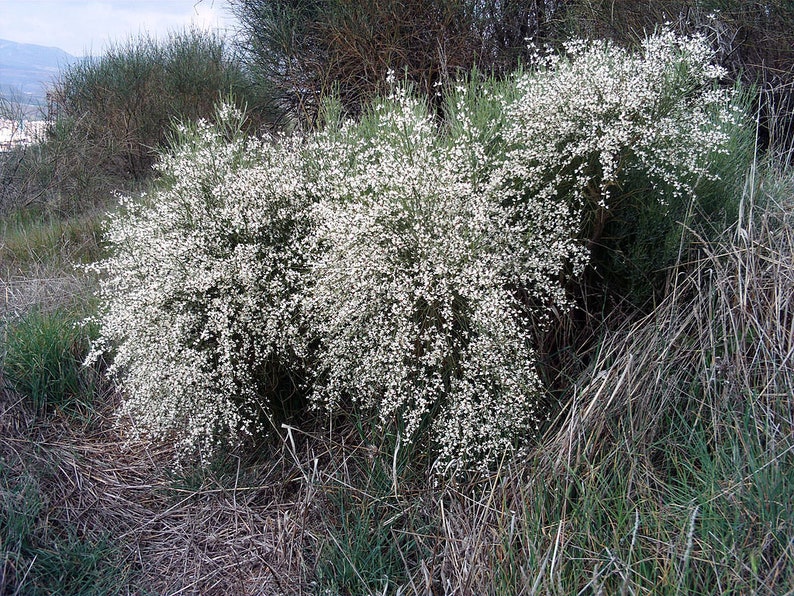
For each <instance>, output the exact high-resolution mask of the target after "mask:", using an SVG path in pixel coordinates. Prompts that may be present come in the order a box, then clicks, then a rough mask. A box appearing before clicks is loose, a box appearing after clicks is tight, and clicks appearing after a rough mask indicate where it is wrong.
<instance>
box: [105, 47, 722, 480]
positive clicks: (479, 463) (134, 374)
mask: <svg viewBox="0 0 794 596" xmlns="http://www.w3.org/2000/svg"><path fill="white" fill-rule="evenodd" d="M568 50H569V51H568V54H567V55H565V56H556V55H551V56H547V57H545V58H538V61H537V64H536V65H535V66H534V68H532V69H531V70H529V71H527V72H526V73H523V74H518V75H516V77H515V78H514V79H512V80H510V81H507V82H505V83H499V84H497V83H493V82H479V83H478V82H476V80H473V82H472V83H471V84H470V85H468V86H461V87H460V88H459V89H458V90H457V91H453V92H451V94H450V97H449V98H448V121H447V122H446V123H444V124H440V123H439V122H438V121H437V120H436V118H435V117H434V116H433V115H431V114H430V113H429V112H428V110H427V107H426V104H425V102H424V101H422V100H420V99H419V98H417V97H416V96H414V95H412V94H411V93H410V92H409V91H408V90H406V89H404V88H401V87H399V86H397V85H394V84H393V82H392V92H391V94H390V95H389V96H388V97H387V98H385V99H384V100H383V101H381V102H379V103H377V104H375V105H373V106H372V107H371V109H370V110H369V112H368V113H367V114H365V115H364V116H363V117H362V118H361V120H360V121H358V122H351V121H345V120H344V119H342V118H340V117H338V116H330V117H329V119H328V124H327V127H326V128H325V130H324V131H323V132H321V133H318V134H316V135H314V136H313V137H312V138H310V139H308V140H306V141H305V142H303V143H301V142H299V141H297V140H294V139H293V140H290V139H282V140H280V141H279V142H274V143H265V142H261V141H256V140H252V139H242V138H241V137H240V136H239V135H235V134H229V132H228V131H226V132H224V131H223V130H220V129H218V128H213V127H210V126H208V125H206V124H199V125H197V126H196V127H195V128H194V129H191V130H186V131H184V133H183V137H184V138H183V140H182V143H181V144H180V145H179V146H178V149H177V151H176V152H175V154H174V155H172V156H170V157H166V158H164V160H163V162H162V164H161V169H162V171H163V173H164V174H165V176H166V180H167V181H168V184H166V185H165V186H164V187H163V189H162V190H160V191H159V192H157V193H156V195H155V197H154V199H153V200H150V201H148V202H143V203H131V204H129V207H128V209H129V210H128V213H127V215H126V216H124V217H123V218H122V219H120V220H119V221H117V222H116V223H115V225H114V226H113V227H112V229H111V236H110V239H111V242H112V244H113V245H114V246H115V248H116V252H115V254H114V255H113V256H112V257H110V258H109V259H108V260H106V261H105V262H104V263H102V264H100V268H101V269H103V270H104V271H105V272H106V273H107V279H106V281H105V282H103V285H102V295H103V298H104V311H103V315H102V318H101V322H102V328H103V334H102V340H103V341H104V342H105V343H102V344H99V345H98V346H97V347H98V349H99V350H102V349H106V347H109V346H110V345H115V346H116V350H117V352H116V359H115V364H114V371H116V372H118V373H122V372H123V373H124V374H123V375H122V379H123V383H124V385H123V387H124V389H125V391H126V394H127V399H126V402H125V406H124V412H125V413H129V414H130V415H131V416H132V417H133V419H135V420H136V421H137V422H138V423H139V425H140V428H142V429H144V430H145V432H147V433H150V434H153V435H155V436H168V435H170V434H174V435H175V436H177V437H179V439H180V440H181V441H182V443H183V445H184V446H186V447H190V446H195V445H200V446H209V445H211V444H212V443H213V441H215V440H216V439H218V438H229V437H235V436H239V434H240V433H241V432H250V431H252V430H254V429H255V428H256V425H257V423H258V421H260V420H261V419H262V417H263V416H265V417H266V416H268V415H269V414H270V411H271V410H270V404H269V401H268V400H269V397H268V396H269V395H270V393H272V386H271V385H270V384H269V383H270V380H271V379H272V378H273V377H274V374H275V373H274V371H281V372H283V371H284V370H290V368H289V367H295V366H301V367H303V368H302V370H303V371H304V372H305V373H306V379H307V383H306V385H305V386H303V389H304V390H305V391H306V392H307V393H308V396H309V398H310V400H311V402H312V403H313V404H315V405H316V406H317V407H321V408H324V409H326V410H328V411H330V412H334V411H339V410H344V411H349V410H351V409H354V408H358V409H361V410H364V411H369V412H373V413H376V414H377V417H378V420H379V421H380V424H381V426H382V427H383V428H391V429H395V430H396V432H399V433H400V436H401V437H402V438H403V439H405V440H409V441H410V440H414V439H416V438H417V436H418V435H419V434H420V433H423V432H428V433H429V438H430V441H431V444H432V445H433V446H434V447H435V449H436V451H437V453H438V455H439V461H440V462H441V463H443V464H457V465H461V466H465V467H472V466H474V467H478V468H480V469H485V468H487V467H489V466H491V465H492V464H493V463H494V462H496V461H498V460H499V459H500V458H501V457H502V456H503V455H504V454H505V453H509V452H510V451H511V450H512V449H513V448H514V447H515V446H516V445H518V444H520V443H521V442H523V441H526V440H527V439H528V438H529V437H531V436H532V435H533V433H534V432H535V429H536V428H537V425H538V422H539V420H540V418H541V415H542V408H541V407H540V404H541V403H542V395H543V389H542V386H541V382H540V380H539V376H538V372H537V370H536V356H535V351H534V349H533V343H532V336H531V335H530V332H529V329H530V328H531V327H532V324H537V323H538V322H540V323H542V322H543V321H545V320H547V316H548V314H549V313H550V311H551V309H553V308H556V309H564V308H566V307H567V306H568V302H567V300H566V294H565V291H564V285H565V283H566V280H568V279H570V278H571V277H575V276H577V275H579V274H580V273H581V272H582V271H583V269H584V267H585V266H586V264H587V262H588V257H589V250H588V248H589V246H588V242H586V240H587V239H588V236H590V235H591V234H592V233H593V230H592V226H590V228H588V225H589V224H588V222H589V221H591V220H592V214H593V212H594V211H598V210H600V211H602V212H604V211H608V210H610V209H612V208H613V205H615V204H617V203H619V202H621V201H630V200H632V198H631V197H630V196H625V195H623V194H622V193H623V187H624V185H625V181H626V177H627V176H636V175H640V176H643V177H645V178H646V179H647V180H648V181H649V185H650V186H649V187H650V188H653V187H655V188H656V191H655V192H656V194H655V197H656V200H658V201H660V202H661V203H664V202H665V201H666V200H667V199H668V198H669V197H671V196H673V197H675V196H679V195H689V194H691V193H693V192H694V191H695V188H696V185H697V181H698V179H699V178H702V177H710V176H713V174H711V173H710V170H709V162H710V159H711V157H712V156H713V155H714V153H715V152H719V151H724V146H725V143H726V139H727V138H728V133H727V129H728V128H729V127H730V126H731V125H732V124H733V122H734V120H735V117H736V115H735V113H734V110H733V108H732V107H731V105H730V94H729V93H728V92H727V91H719V90H715V89H714V88H713V82H714V80H715V79H716V78H717V77H719V75H720V71H719V70H718V69H716V68H714V67H712V66H710V65H709V57H710V54H709V53H708V51H707V48H706V46H705V43H704V42H703V41H702V40H699V41H698V40H695V41H692V40H680V39H677V38H675V37H673V36H671V35H669V34H662V35H659V36H656V37H653V38H651V39H649V40H648V41H647V43H646V45H645V50H644V52H643V53H642V54H641V55H632V54H629V53H627V52H626V51H624V50H620V49H618V48H615V47H612V46H609V45H603V44H581V43H577V44H572V45H571V46H570V47H569V48H568ZM227 110H228V108H227ZM238 117H239V116H238V115H236V114H234V113H232V114H230V115H227V118H226V121H227V122H231V123H232V124H230V125H229V126H231V129H232V130H236V126H234V125H233V124H234V120H235V118H238ZM230 118H231V120H230ZM237 125H239V122H238V123H237ZM308 346H311V349H308V348H307V347H308ZM298 360H300V361H301V362H300V364H298ZM291 370H293V372H295V371H296V369H295V368H292V369H291Z"/></svg>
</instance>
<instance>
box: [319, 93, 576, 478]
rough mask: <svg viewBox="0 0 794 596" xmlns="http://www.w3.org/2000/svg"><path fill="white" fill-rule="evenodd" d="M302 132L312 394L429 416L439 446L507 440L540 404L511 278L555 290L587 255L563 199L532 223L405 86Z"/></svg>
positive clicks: (518, 434)
mask: <svg viewBox="0 0 794 596" xmlns="http://www.w3.org/2000/svg"><path fill="white" fill-rule="evenodd" d="M468 130H469V132H470V133H472V132H473V130H472V128H471V127H469V129H468ZM315 142H316V144H317V151H318V154H319V155H320V156H322V157H320V158H318V159H321V160H322V161H321V162H320V164H321V165H320V167H319V168H318V177H317V180H316V181H315V186H314V192H315V193H316V195H317V197H318V202H317V205H316V209H315V213H316V218H317V228H316V232H315V238H316V241H317V243H318V247H321V249H320V250H318V258H317V259H316V260H315V262H314V263H313V264H312V268H311V273H310V276H311V278H312V280H313V284H312V286H311V288H310V289H309V291H308V293H307V294H306V299H305V305H306V307H305V312H306V313H307V317H308V320H309V321H310V323H309V326H310V328H311V329H312V331H313V332H314V333H316V334H317V336H318V337H319V338H320V348H319V353H318V354H317V356H316V361H315V362H316V366H315V368H314V373H315V383H314V387H313V398H314V400H315V401H316V402H319V403H322V404H323V405H324V406H325V407H327V408H329V409H332V410H333V409H337V408H349V407H350V405H349V403H350V402H352V403H355V404H358V405H359V406H363V407H364V408H367V409H370V410H373V411H375V412H377V414H378V416H379V418H380V420H381V422H382V424H384V425H391V424H394V423H396V424H397V427H398V429H400V432H401V433H402V436H403V437H406V438H408V439H412V438H413V437H414V436H415V435H416V433H417V431H418V430H419V429H420V428H422V425H423V422H425V421H427V422H429V423H430V425H431V427H432V431H431V435H432V437H433V438H434V439H435V442H436V444H437V446H438V447H439V450H440V453H441V455H442V458H443V459H448V460H451V459H455V458H462V459H463V460H465V461H466V462H467V463H469V462H472V461H490V459H489V458H486V459H483V458H484V457H485V456H486V455H487V454H491V453H493V454H500V453H504V452H505V451H506V450H507V449H509V448H510V447H511V446H512V445H513V444H514V443H515V442H517V441H518V440H519V439H520V438H522V437H525V436H526V435H527V434H528V433H529V432H530V431H531V430H533V429H534V428H535V425H536V424H537V421H538V414H539V412H538V396H539V394H540V382H539V379H538V376H537V372H536V370H535V360H536V358H535V356H534V352H533V349H532V345H531V342H530V340H529V337H528V335H527V333H526V330H525V325H524V322H525V320H526V317H527V316H532V315H533V314H534V313H533V312H530V311H528V310H527V307H526V305H525V304H524V303H523V302H522V301H521V300H520V299H519V293H518V292H517V291H516V290H518V289H519V288H522V289H525V290H526V291H531V292H533V293H536V294H538V295H539V296H543V297H544V298H547V299H549V300H550V301H551V302H554V303H557V304H559V303H561V302H563V300H564V296H563V295H562V292H561V291H560V286H559V278H560V275H561V274H562V272H563V269H564V267H565V266H566V264H567V263H569V262H571V261H576V262H577V263H583V258H582V257H583V256H584V255H583V251H582V247H581V245H580V243H579V242H578V241H576V239H575V238H574V237H573V235H572V234H571V229H572V224H574V223H575V220H570V218H569V210H568V207H567V206H566V205H564V204H552V203H550V202H548V201H545V202H544V201H543V200H539V201H537V202H532V206H531V208H532V209H533V210H534V218H533V221H532V222H529V220H528V219H527V218H526V217H523V213H524V212H525V211H526V209H527V208H528V207H527V206H526V205H521V206H520V208H519V207H517V206H515V205H509V204H508V205H504V204H502V203H503V201H502V199H503V196H502V193H501V192H500V189H499V188H498V187H493V186H492V185H491V181H490V179H489V174H488V172H489V170H490V169H491V167H492V164H490V162H491V161H492V159H491V156H490V155H489V154H488V153H487V152H485V151H483V150H482V147H481V146H479V144H478V143H477V142H476V141H475V138H474V136H472V135H470V136H469V137H468V138H466V137H463V136H458V135H450V136H448V137H447V136H444V135H441V134H439V132H438V128H437V124H436V123H435V122H434V121H433V118H432V116H431V115H430V114H428V112H427V110H426V108H425V105H424V103H423V102H421V101H419V100H418V99H416V98H414V97H411V96H410V94H409V93H407V92H406V91H405V90H404V89H396V90H395V91H394V92H393V93H392V95H391V96H390V97H389V98H387V99H386V100H385V101H384V102H382V103H379V104H378V105H376V106H375V107H374V108H373V110H372V112H371V113H370V114H369V115H368V116H366V117H365V118H364V120H363V121H362V122H360V123H359V124H352V123H343V124H340V125H339V126H337V127H331V130H329V131H327V132H325V133H324V134H321V135H319V136H318V137H317V138H316V140H315ZM475 156H476V157H477V159H478V160H479V161H480V162H481V163H480V167H479V168H472V167H471V164H472V159H473V157H475ZM535 230H543V235H542V237H539V236H540V233H539V232H535ZM539 244H544V245H546V246H548V247H549V248H550V249H551V250H549V251H544V252H541V251H540V250H538V245H539ZM489 457H490V456H489Z"/></svg>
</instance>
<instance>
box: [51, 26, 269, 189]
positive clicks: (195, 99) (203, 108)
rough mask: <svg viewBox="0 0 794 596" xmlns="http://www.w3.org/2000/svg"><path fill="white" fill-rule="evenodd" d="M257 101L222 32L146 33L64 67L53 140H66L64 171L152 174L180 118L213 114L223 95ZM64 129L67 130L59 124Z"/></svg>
mask: <svg viewBox="0 0 794 596" xmlns="http://www.w3.org/2000/svg"><path fill="white" fill-rule="evenodd" d="M230 94H231V95H233V96H234V97H235V101H237V102H239V104H240V105H245V104H248V105H249V106H250V107H251V108H252V109H253V108H255V107H256V106H257V105H258V100H257V98H256V97H255V96H254V95H253V94H252V93H251V87H250V84H249V81H248V78H247V76H246V74H245V72H244V71H243V69H242V67H241V65H240V63H239V62H238V61H237V60H236V59H235V57H234V55H233V53H232V51H231V49H230V47H229V46H228V44H227V43H226V41H225V40H224V39H222V38H221V37H218V36H216V35H214V34H208V33H206V32H202V31H198V30H188V31H185V32H181V33H173V34H171V36H170V37H168V38H167V39H166V40H165V41H162V42H160V41H157V40H155V39H152V38H150V37H148V36H146V35H141V36H139V37H137V38H131V39H130V40H129V41H127V42H126V43H123V44H119V45H115V46H112V47H111V48H110V49H109V50H108V51H107V52H106V53H105V54H104V55H102V56H100V57H98V58H87V59H85V60H83V61H82V62H79V63H77V64H74V65H72V66H71V67H69V68H67V69H66V70H65V71H64V72H62V73H61V75H60V76H59V78H58V79H57V81H56V83H55V89H54V91H53V95H52V98H53V104H52V107H51V110H52V112H51V114H50V117H51V118H53V119H54V120H55V127H56V128H55V129H54V130H52V131H51V134H50V143H58V142H62V141H59V139H64V134H63V133H64V130H65V131H66V139H65V140H66V141H68V151H67V152H66V154H65V155H63V161H64V163H63V167H62V170H63V171H62V174H61V177H62V178H65V179H68V178H75V177H76V178H78V179H79V177H80V176H81V174H80V172H82V171H83V170H84V169H87V170H88V173H90V174H95V175H100V174H105V175H112V176H115V177H120V178H122V179H125V178H132V179H140V178H145V177H149V176H150V175H151V174H152V172H151V167H152V164H153V163H154V161H155V159H156V156H157V148H158V147H162V146H163V145H164V144H166V142H167V140H168V132H169V130H170V127H171V124H172V123H173V121H174V120H175V119H184V120H193V119H196V118H199V117H211V116H212V114H213V107H214V105H215V104H216V103H217V102H218V101H219V99H220V97H226V96H229V95H230ZM61 129H64V130H61Z"/></svg>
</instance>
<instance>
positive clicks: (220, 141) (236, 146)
mask: <svg viewBox="0 0 794 596" xmlns="http://www.w3.org/2000/svg"><path fill="white" fill-rule="evenodd" d="M220 111H221V112H222V113H221V114H219V119H221V118H222V120H221V121H222V122H224V125H222V126H221V127H217V126H213V125H210V124H208V123H206V122H203V121H202V122H198V123H197V124H195V125H194V126H191V127H183V128H182V129H180V131H179V134H180V137H181V142H180V143H179V144H178V146H177V149H176V151H175V152H174V153H173V154H172V155H169V156H165V157H164V158H163V159H162V161H161V164H160V166H159V167H160V171H161V174H162V177H163V178H162V180H163V182H162V184H161V188H160V189H159V190H158V191H157V192H156V193H155V194H154V195H153V196H144V197H143V198H142V199H141V200H138V201H132V200H127V201H125V202H124V204H123V205H122V207H123V212H122V214H119V215H117V216H115V217H114V219H112V220H111V222H110V227H109V232H108V239H109V241H110V243H111V244H112V246H113V247H114V248H115V251H114V253H113V256H112V257H110V258H109V259H107V260H105V261H104V262H101V263H98V264H97V265H96V267H97V268H98V270H99V271H100V272H102V273H103V274H104V280H103V282H102V284H101V298H102V308H101V312H100V315H99V322H100V324H101V330H102V334H101V337H100V340H99V341H98V342H97V344H96V346H95V352H102V351H106V350H108V349H110V348H111V347H112V348H113V349H114V352H113V353H114V359H113V365H112V367H111V373H113V374H115V375H117V376H118V378H119V380H120V383H121V388H122V390H123V391H124V394H125V397H126V399H125V402H124V405H123V408H122V414H123V415H125V416H126V415H129V417H131V419H132V420H133V421H134V422H135V428H136V430H137V431H138V432H139V433H141V434H144V435H147V436H149V437H150V438H166V437H170V438H173V439H175V440H176V441H177V442H179V443H180V445H181V447H182V448H183V449H182V452H185V451H186V450H192V449H195V448H199V449H200V450H201V452H202V453H203V454H208V453H209V452H210V451H211V450H212V448H213V447H214V446H215V444H216V443H217V441H218V440H219V439H223V440H226V439H229V438H230V437H231V438H233V437H239V436H242V435H243V434H246V433H251V432H254V431H255V430H257V429H258V426H259V425H261V424H262V422H263V421H265V420H266V418H267V415H268V414H269V412H270V404H269V403H268V392H269V391H271V392H272V387H273V384H274V380H273V378H272V371H273V370H276V369H278V368H279V367H282V368H283V367H285V366H289V365H290V363H291V362H293V361H294V360H295V359H296V358H297V357H298V356H300V354H298V353H296V349H298V348H299V345H300V343H299V342H298V341H296V340H295V338H296V337H297V335H298V321H297V311H296V297H297V296H298V295H299V293H300V287H301V284H302V283H303V277H302V275H301V271H302V268H303V257H302V251H301V250H300V249H299V246H300V244H301V242H302V241H303V240H302V239H303V238H304V237H305V235H306V231H307V229H308V227H307V220H306V218H305V215H304V214H305V201H306V193H305V192H304V190H303V182H302V181H303V179H304V178H305V177H304V176H303V174H302V168H303V161H302V147H301V145H300V141H298V140H297V139H296V140H287V139H285V140H283V142H280V143H264V142H261V141H257V140H255V139H246V138H244V137H243V135H242V134H240V132H239V126H240V125H241V124H242V122H241V121H242V118H243V115H242V114H240V113H239V112H237V111H236V110H234V109H233V108H230V107H229V106H223V107H221V108H220Z"/></svg>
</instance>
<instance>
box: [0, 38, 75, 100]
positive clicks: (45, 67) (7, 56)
mask: <svg viewBox="0 0 794 596" xmlns="http://www.w3.org/2000/svg"><path fill="white" fill-rule="evenodd" d="M77 60H80V58H77V57H75V56H72V55H71V54H68V53H67V52H64V51H63V50H61V49H59V48H50V47H45V46H39V45H34V44H28V43H17V42H14V41H8V40H6V39H0V94H2V95H3V96H5V97H7V98H10V99H12V100H14V101H16V102H19V103H22V104H27V105H28V106H30V107H31V109H34V108H37V107H39V106H44V105H45V101H46V93H47V89H48V88H49V86H50V85H51V84H52V81H53V80H54V79H55V76H56V75H57V74H58V71H59V70H60V69H61V68H64V67H66V66H68V65H70V64H72V63H74V62H75V61H77Z"/></svg>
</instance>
